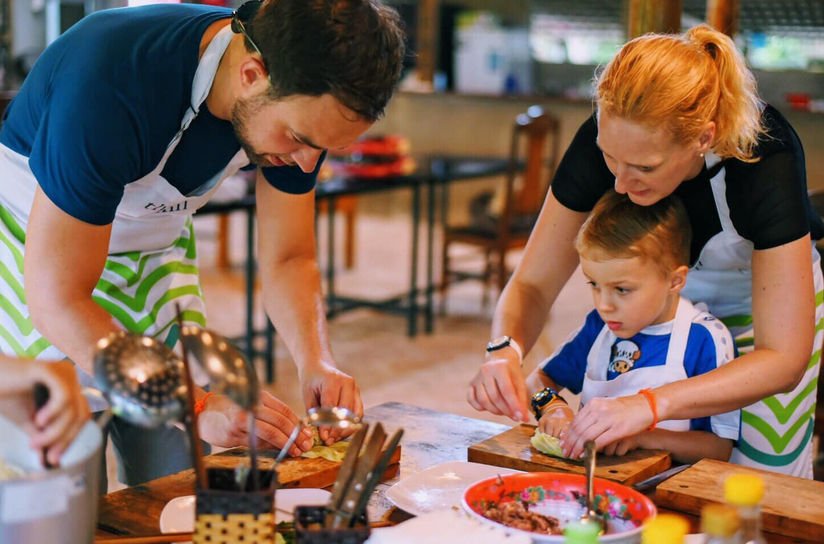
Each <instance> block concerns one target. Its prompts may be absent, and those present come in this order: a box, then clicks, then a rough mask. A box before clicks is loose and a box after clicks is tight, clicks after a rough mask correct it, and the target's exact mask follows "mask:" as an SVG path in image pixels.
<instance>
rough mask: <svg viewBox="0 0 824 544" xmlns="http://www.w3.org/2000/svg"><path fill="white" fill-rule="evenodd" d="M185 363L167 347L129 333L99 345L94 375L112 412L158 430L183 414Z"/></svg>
mask: <svg viewBox="0 0 824 544" xmlns="http://www.w3.org/2000/svg"><path fill="white" fill-rule="evenodd" d="M181 372H182V363H181V361H180V359H179V358H178V357H177V355H175V353H174V352H173V351H172V350H171V349H169V348H168V347H167V346H166V345H165V344H162V343H160V342H158V341H157V340H155V339H154V338H149V337H146V336H140V335H136V334H132V333H128V332H125V331H120V332H115V333H111V334H110V335H109V336H107V337H106V338H103V339H101V340H99V341H98V342H97V349H96V352H95V355H94V374H95V378H96V380H97V384H98V385H99V386H100V389H101V391H102V392H103V394H104V395H105V396H106V398H107V399H108V401H109V403H110V404H111V405H112V412H113V413H114V414H115V415H116V416H118V417H121V418H123V419H125V420H126V421H129V422H130V423H133V424H135V425H140V426H142V427H148V428H154V427H159V426H160V425H162V424H165V423H168V422H170V421H175V420H179V419H180V418H181V416H182V414H183V393H184V392H183V386H182V384H181Z"/></svg>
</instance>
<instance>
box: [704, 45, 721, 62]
mask: <svg viewBox="0 0 824 544" xmlns="http://www.w3.org/2000/svg"><path fill="white" fill-rule="evenodd" d="M704 51H706V52H707V53H709V55H710V56H711V57H712V58H713V60H714V59H715V57H716V55H718V46H717V45H716V44H715V42H707V43H705V44H704Z"/></svg>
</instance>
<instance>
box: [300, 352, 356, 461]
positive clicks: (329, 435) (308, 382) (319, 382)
mask: <svg viewBox="0 0 824 544" xmlns="http://www.w3.org/2000/svg"><path fill="white" fill-rule="evenodd" d="M300 381H301V384H302V385H303V400H304V403H305V404H306V409H307V410H308V409H309V408H313V407H315V406H324V407H331V406H340V407H342V408H347V409H349V410H351V411H352V412H354V413H355V414H357V415H358V416H363V401H362V400H361V395H360V390H359V389H358V384H357V383H355V380H354V378H352V377H351V376H349V375H348V374H345V373H344V372H341V371H340V370H338V369H337V368H335V367H334V366H333V365H331V364H329V363H325V362H322V363H321V364H320V365H319V366H318V367H317V369H316V370H312V371H310V372H307V373H305V374H303V375H301V380H300ZM318 431H319V435H320V439H321V441H322V442H323V443H324V444H326V445H330V444H334V443H335V442H337V441H338V440H340V439H341V438H343V437H344V436H346V435H347V434H350V433H351V431H349V432H347V431H343V430H341V429H329V428H325V427H320V428H319V429H318Z"/></svg>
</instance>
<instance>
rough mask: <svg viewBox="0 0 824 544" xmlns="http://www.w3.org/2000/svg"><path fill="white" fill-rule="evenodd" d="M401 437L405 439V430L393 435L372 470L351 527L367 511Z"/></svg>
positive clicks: (353, 515) (355, 510)
mask: <svg viewBox="0 0 824 544" xmlns="http://www.w3.org/2000/svg"><path fill="white" fill-rule="evenodd" d="M401 437H403V429H398V430H397V431H395V434H393V435H392V438H390V439H389V442H388V443H387V445H386V448H384V450H383V453H382V454H381V456H380V458H379V459H378V462H377V463H375V466H374V467H372V470H371V471H370V472H369V478H368V479H367V480H366V484H365V485H364V486H363V491H361V494H360V497H359V498H358V503H357V504H356V505H355V509H354V511H353V513H352V519H350V520H349V525H350V526H352V525H354V523H355V520H358V519H360V517H361V515H363V513H364V512H365V511H366V506H367V505H368V504H369V498H370V497H371V496H372V492H373V491H374V490H375V487H376V486H377V485H378V483H379V482H380V481H381V478H382V477H383V473H384V472H385V471H386V467H388V466H389V461H390V460H391V459H392V455H393V454H394V453H395V450H396V449H397V448H398V444H400V441H401Z"/></svg>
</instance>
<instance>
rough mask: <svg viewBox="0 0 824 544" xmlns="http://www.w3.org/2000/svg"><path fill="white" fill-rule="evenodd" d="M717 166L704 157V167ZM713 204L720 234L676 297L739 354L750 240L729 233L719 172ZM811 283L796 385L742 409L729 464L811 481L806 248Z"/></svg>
mask: <svg viewBox="0 0 824 544" xmlns="http://www.w3.org/2000/svg"><path fill="white" fill-rule="evenodd" d="M718 162H719V158H718V157H717V156H715V155H708V156H707V167H712V166H714V165H716V164H717V163H718ZM710 183H711V185H712V192H713V197H714V199H715V206H716V209H717V210H718V216H719V218H720V220H721V226H722V231H721V232H719V233H718V234H716V235H715V236H714V237H713V238H711V239H710V241H709V242H707V245H705V246H704V249H703V250H702V251H701V255H700V256H699V258H698V262H697V263H696V264H695V266H694V267H693V268H692V269H691V270H690V272H689V274H688V275H687V285H686V287H685V288H684V291H683V292H682V295H683V296H685V297H687V298H689V299H690V300H692V301H693V302H703V303H705V304H706V305H707V307H708V308H709V312H710V313H712V314H713V315H715V316H716V317H718V318H720V319H721V321H723V322H724V324H726V325H727V327H729V329H730V331H731V332H732V334H733V337H734V338H735V339H736V345H737V346H738V349H739V352H747V351H751V350H752V346H753V327H752V252H753V244H752V242H750V241H748V240H745V239H744V238H743V237H741V236H740V235H739V234H738V232H737V231H736V230H735V227H734V226H733V224H732V220H731V219H730V210H729V207H728V205H727V199H726V181H725V179H724V168H723V167H722V168H721V170H720V171H719V172H718V173H717V174H716V175H715V176H713V178H712V179H711V181H710ZM811 251H812V255H813V278H814V284H815V300H816V310H815V323H816V327H815V342H814V343H813V352H812V354H811V356H810V360H809V362H808V364H807V370H806V372H805V374H804V378H803V379H802V380H801V383H799V384H798V386H797V387H796V388H795V389H794V390H793V391H791V392H789V393H780V394H778V395H773V396H771V397H768V398H766V399H764V400H761V401H759V402H756V403H755V404H752V405H750V406H746V407H744V408H743V409H742V411H741V435H740V437H739V439H738V444H737V447H736V448H735V449H734V450H733V453H732V457H731V459H730V461H731V462H734V463H739V464H742V465H749V466H754V467H758V468H763V469H766V470H772V471H776V472H783V473H785V474H791V475H793V476H800V477H804V478H812V476H813V473H812V440H811V437H812V434H813V427H814V416H815V403H816V384H817V382H818V367H819V362H820V359H821V342H822V329H823V328H824V305H823V304H822V300H824V280H822V274H821V266H820V264H819V260H820V257H819V255H818V252H817V251H816V250H815V246H814V245H812V247H811Z"/></svg>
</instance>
